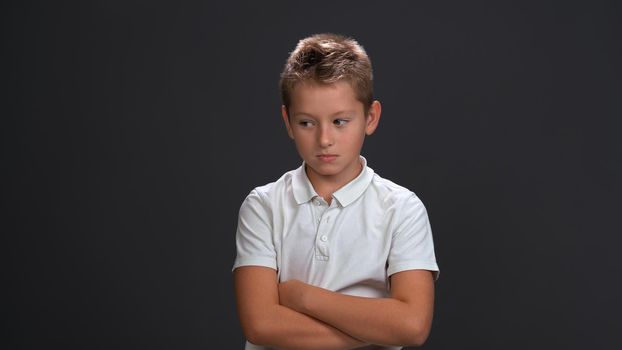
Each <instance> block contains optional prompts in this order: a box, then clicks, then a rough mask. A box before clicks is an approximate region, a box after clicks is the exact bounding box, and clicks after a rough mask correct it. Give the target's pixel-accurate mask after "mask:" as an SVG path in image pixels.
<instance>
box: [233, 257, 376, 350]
mask: <svg viewBox="0 0 622 350" xmlns="http://www.w3.org/2000/svg"><path fill="white" fill-rule="evenodd" d="M234 281H235V293H236V302H237V310H238V316H239V318H240V322H241V325H242V330H243V332H244V335H245V337H246V339H247V340H248V341H249V342H251V343H253V344H256V345H262V346H268V347H274V348H278V349H301V350H302V349H309V350H311V349H326V350H329V349H355V348H358V347H361V346H364V345H366V344H365V343H363V342H362V341H360V340H358V339H355V338H352V337H350V336H349V335H347V334H345V333H343V332H341V331H340V330H338V329H336V328H334V327H332V326H329V325H327V324H326V323H323V322H321V321H318V320H316V319H314V318H312V317H309V316H307V315H305V314H302V313H299V312H296V311H294V310H292V309H289V308H287V307H285V306H282V305H280V304H279V294H278V280H277V275H276V271H275V270H274V269H271V268H269V267H263V266H242V267H238V268H236V269H235V270H234Z"/></svg>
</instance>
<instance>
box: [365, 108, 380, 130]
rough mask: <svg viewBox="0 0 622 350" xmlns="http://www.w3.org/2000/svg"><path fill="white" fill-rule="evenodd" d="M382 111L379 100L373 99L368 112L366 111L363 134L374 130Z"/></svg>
mask: <svg viewBox="0 0 622 350" xmlns="http://www.w3.org/2000/svg"><path fill="white" fill-rule="evenodd" d="M381 112H382V106H381V105H380V101H378V100H375V101H374V102H372V104H371V106H370V107H369V112H368V113H367V118H366V120H365V134H367V135H371V134H373V133H374V131H376V128H377V127H378V122H379V121H380V114H381Z"/></svg>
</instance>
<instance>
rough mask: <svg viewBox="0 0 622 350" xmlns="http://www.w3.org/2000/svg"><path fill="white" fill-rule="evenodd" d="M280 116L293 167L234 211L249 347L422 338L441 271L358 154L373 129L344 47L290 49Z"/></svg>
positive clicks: (368, 82) (364, 79) (325, 38)
mask: <svg viewBox="0 0 622 350" xmlns="http://www.w3.org/2000/svg"><path fill="white" fill-rule="evenodd" d="M280 85H281V93H282V99H283V105H282V107H281V115H282V118H283V121H284V122H285V126H286V128H287V133H288V134H289V137H290V138H292V139H293V140H294V143H295V145H296V148H297V150H298V153H299V154H300V157H301V158H302V160H303V161H302V165H301V166H300V167H299V168H297V169H295V170H292V171H289V172H287V173H285V174H284V175H283V176H281V177H280V178H279V179H278V180H276V181H275V182H272V183H269V184H266V185H264V186H260V187H256V188H255V189H253V190H252V191H251V192H250V194H249V195H248V196H247V197H246V198H245V200H244V202H243V203H242V205H241V207H240V212H239V218H238V227H237V232H236V247H237V256H236V259H235V263H234V266H233V271H234V280H235V290H236V300H237V308H238V315H239V318H240V322H241V326H242V330H243V332H244V335H245V337H246V339H247V342H246V349H269V348H278V349H323V350H324V349H354V348H363V349H401V347H402V346H420V345H421V344H423V343H424V342H425V340H426V338H427V337H428V334H429V332H430V327H431V323H432V313H433V304H434V280H435V278H436V277H437V275H438V271H439V269H438V266H437V264H436V258H435V255H434V246H433V242H432V233H431V229H430V224H429V222H428V217H427V213H426V209H425V207H424V205H423V203H422V202H421V200H419V198H418V197H417V196H416V195H415V194H414V193H413V192H412V191H410V190H408V189H407V188H404V187H402V186H399V185H397V184H395V183H393V182H391V181H390V180H387V179H384V178H382V177H380V175H378V174H377V173H375V172H374V171H373V170H372V169H371V168H370V167H368V166H367V160H366V159H365V158H364V157H363V156H361V155H360V151H361V148H362V146H363V141H364V139H365V135H371V134H372V133H373V132H374V130H376V127H377V126H378V121H379V119H380V111H381V108H380V102H378V101H375V100H373V97H372V69H371V62H370V60H369V58H368V56H367V54H366V53H365V51H364V49H363V48H362V47H361V46H360V45H359V44H358V43H357V42H356V41H355V40H354V39H352V38H347V37H344V36H341V35H335V34H330V33H329V34H318V35H313V36H310V37H308V38H305V39H303V40H301V41H299V43H298V45H297V47H296V48H295V50H294V51H293V52H292V53H291V55H290V57H289V58H288V60H287V63H286V65H285V68H284V70H283V72H282V74H281V82H280Z"/></svg>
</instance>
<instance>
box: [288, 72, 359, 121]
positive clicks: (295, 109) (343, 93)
mask: <svg viewBox="0 0 622 350" xmlns="http://www.w3.org/2000/svg"><path fill="white" fill-rule="evenodd" d="M290 111H291V113H292V115H296V114H311V115H318V116H321V115H331V114H332V113H336V112H339V111H350V112H361V113H362V111H363V103H361V101H359V100H358V99H357V98H356V94H355V92H354V89H353V88H352V85H350V83H349V82H347V81H338V82H335V83H331V84H321V83H315V82H303V83H298V84H296V86H294V88H293V90H292V93H291V104H290Z"/></svg>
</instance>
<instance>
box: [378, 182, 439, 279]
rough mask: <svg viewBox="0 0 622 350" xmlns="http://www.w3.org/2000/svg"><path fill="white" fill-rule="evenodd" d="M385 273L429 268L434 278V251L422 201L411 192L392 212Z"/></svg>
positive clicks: (435, 276) (435, 275) (437, 269)
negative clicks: (391, 236)
mask: <svg viewBox="0 0 622 350" xmlns="http://www.w3.org/2000/svg"><path fill="white" fill-rule="evenodd" d="M396 220H397V222H396V225H394V226H393V227H395V229H394V232H393V239H392V241H391V251H390V253H389V259H388V268H387V274H388V275H389V276H390V275H392V274H394V273H397V272H400V271H405V270H419V269H422V270H430V271H433V272H434V279H435V280H437V279H438V276H439V272H440V271H439V268H438V265H437V263H436V256H435V254H434V242H433V240H432V228H431V227H430V221H429V220H428V214H427V211H426V209H425V206H424V205H423V202H421V200H420V199H419V198H418V197H417V196H416V195H415V194H414V193H413V192H410V195H408V196H407V198H406V199H405V200H404V201H402V204H401V205H399V207H398V209H397V214H396Z"/></svg>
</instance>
